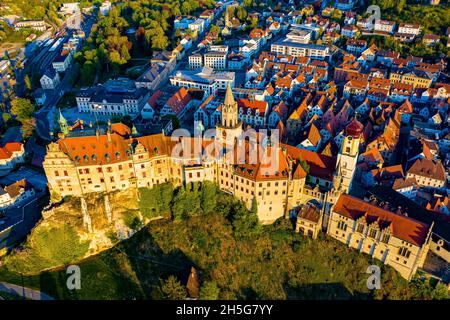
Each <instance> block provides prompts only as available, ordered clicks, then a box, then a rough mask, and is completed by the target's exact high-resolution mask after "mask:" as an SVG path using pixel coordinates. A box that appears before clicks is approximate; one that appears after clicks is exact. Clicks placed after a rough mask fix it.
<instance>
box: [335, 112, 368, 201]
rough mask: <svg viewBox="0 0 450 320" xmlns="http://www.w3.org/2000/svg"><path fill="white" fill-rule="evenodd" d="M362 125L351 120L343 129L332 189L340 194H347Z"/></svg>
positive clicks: (352, 174) (353, 170)
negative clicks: (342, 138)
mask: <svg viewBox="0 0 450 320" xmlns="http://www.w3.org/2000/svg"><path fill="white" fill-rule="evenodd" d="M363 129H364V127H363V125H362V124H361V123H360V122H359V121H358V120H356V119H353V120H352V121H351V122H350V123H349V124H348V125H347V127H346V128H345V138H344V142H343V143H342V148H341V151H340V152H339V154H338V157H337V161H336V170H335V173H334V178H333V188H334V189H335V191H338V192H340V193H348V191H349V190H350V189H351V186H352V181H353V176H354V174H355V170H356V164H357V162H358V153H359V142H360V138H361V133H362V130H363Z"/></svg>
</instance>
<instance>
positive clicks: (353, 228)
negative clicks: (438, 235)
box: [327, 194, 432, 280]
mask: <svg viewBox="0 0 450 320" xmlns="http://www.w3.org/2000/svg"><path fill="white" fill-rule="evenodd" d="M431 230H432V226H429V225H427V224H424V223H422V222H419V221H417V220H414V219H411V218H408V217H406V216H403V215H400V214H396V213H393V212H390V211H387V210H385V209H382V208H380V207H378V206H375V205H372V204H371V203H368V202H365V201H364V200H361V199H358V198H355V197H352V196H350V195H347V194H342V195H341V196H340V197H339V199H338V201H337V202H336V204H335V205H334V206H333V208H332V210H331V217H330V222H329V224H328V230H327V233H328V235H330V236H331V237H333V238H335V239H337V240H339V241H341V242H343V243H345V244H346V245H348V246H349V247H351V248H354V249H357V250H358V251H359V252H363V253H366V254H368V255H370V256H372V257H373V258H375V259H378V260H380V261H381V262H383V263H385V264H387V265H390V266H391V267H393V268H394V269H396V270H397V271H398V272H399V273H400V275H401V276H402V277H404V278H405V279H407V280H411V277H412V276H413V275H414V274H415V273H416V271H417V269H418V268H421V267H422V266H423V264H424V262H425V258H426V256H427V253H428V250H429V248H430V237H431Z"/></svg>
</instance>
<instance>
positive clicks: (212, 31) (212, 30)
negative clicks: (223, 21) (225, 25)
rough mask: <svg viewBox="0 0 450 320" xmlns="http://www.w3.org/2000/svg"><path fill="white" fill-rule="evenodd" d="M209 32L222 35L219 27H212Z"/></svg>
mask: <svg viewBox="0 0 450 320" xmlns="http://www.w3.org/2000/svg"><path fill="white" fill-rule="evenodd" d="M209 31H210V32H211V33H215V34H220V27H219V26H218V25H212V26H211V29H210V30H209Z"/></svg>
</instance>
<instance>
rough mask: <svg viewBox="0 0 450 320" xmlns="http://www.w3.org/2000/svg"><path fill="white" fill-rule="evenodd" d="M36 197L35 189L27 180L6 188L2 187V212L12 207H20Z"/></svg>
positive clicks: (0, 189) (0, 197) (0, 191)
mask: <svg viewBox="0 0 450 320" xmlns="http://www.w3.org/2000/svg"><path fill="white" fill-rule="evenodd" d="M34 195H35V190H34V188H33V186H32V185H31V184H30V182H28V181H27V180H26V179H22V180H20V181H17V182H15V183H13V184H10V185H8V186H5V187H4V188H2V187H0V210H4V209H6V208H8V207H11V206H18V205H20V204H22V203H23V202H24V201H26V200H28V199H30V198H32V197H34Z"/></svg>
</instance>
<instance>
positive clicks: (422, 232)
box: [333, 194, 430, 246]
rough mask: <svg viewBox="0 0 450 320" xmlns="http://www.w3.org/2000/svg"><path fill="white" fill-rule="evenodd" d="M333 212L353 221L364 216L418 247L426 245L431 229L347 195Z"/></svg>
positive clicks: (342, 196)
mask: <svg viewBox="0 0 450 320" xmlns="http://www.w3.org/2000/svg"><path fill="white" fill-rule="evenodd" d="M333 211H334V212H336V213H338V214H340V215H343V216H345V217H347V218H350V219H352V220H357V219H358V218H360V217H362V216H364V217H365V219H366V221H368V222H372V223H378V225H379V227H380V228H381V229H384V228H386V227H388V228H390V231H391V233H392V234H393V235H394V236H395V237H396V238H399V239H401V240H404V241H407V242H409V243H411V244H414V245H416V246H422V245H423V244H424V243H425V241H426V238H427V235H428V231H429V229H430V227H429V226H428V225H426V224H425V223H422V222H419V221H417V220H414V219H411V218H408V217H405V216H403V215H399V214H395V213H393V212H390V211H388V210H385V209H382V208H380V207H378V206H375V205H372V204H370V203H368V202H365V201H363V200H361V199H358V198H355V197H352V196H350V195H347V194H343V195H341V196H340V197H339V199H338V201H337V202H336V204H335V205H334V207H333Z"/></svg>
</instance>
